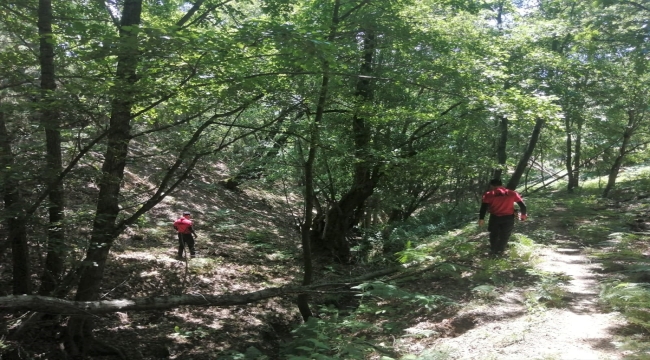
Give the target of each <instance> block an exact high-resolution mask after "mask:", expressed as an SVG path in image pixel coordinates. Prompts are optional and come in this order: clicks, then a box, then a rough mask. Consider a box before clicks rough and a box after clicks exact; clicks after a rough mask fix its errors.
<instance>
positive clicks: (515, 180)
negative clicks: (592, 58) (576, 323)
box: [506, 118, 545, 190]
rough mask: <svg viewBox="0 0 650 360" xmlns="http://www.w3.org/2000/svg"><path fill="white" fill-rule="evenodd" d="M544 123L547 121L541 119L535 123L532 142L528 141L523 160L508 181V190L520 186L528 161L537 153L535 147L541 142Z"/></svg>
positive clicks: (531, 136)
mask: <svg viewBox="0 0 650 360" xmlns="http://www.w3.org/2000/svg"><path fill="white" fill-rule="evenodd" d="M544 122H545V121H544V120H543V119H541V118H538V119H537V121H536V122H535V127H534V128H533V133H532V134H531V135H530V141H528V146H527V147H526V151H524V153H523V155H521V158H520V159H519V163H518V164H517V167H516V168H515V172H514V173H513V174H512V176H511V177H510V180H509V181H508V185H506V187H507V188H508V189H510V190H514V189H516V188H517V185H519V181H520V180H521V176H522V175H523V174H524V171H526V167H527V166H528V161H529V160H530V157H531V156H533V152H535V146H537V141H538V140H539V134H540V133H541V132H542V127H543V126H544Z"/></svg>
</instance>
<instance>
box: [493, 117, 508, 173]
mask: <svg viewBox="0 0 650 360" xmlns="http://www.w3.org/2000/svg"><path fill="white" fill-rule="evenodd" d="M499 134H500V136H499V144H498V145H497V162H498V167H497V168H496V169H494V171H493V173H492V178H493V179H501V175H502V174H503V169H505V167H506V161H507V160H508V153H507V151H506V149H507V145H508V118H507V117H505V116H501V121H499Z"/></svg>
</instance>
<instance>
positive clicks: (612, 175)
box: [602, 111, 636, 198]
mask: <svg viewBox="0 0 650 360" xmlns="http://www.w3.org/2000/svg"><path fill="white" fill-rule="evenodd" d="M635 120H636V119H635V117H634V112H633V111H628V120H627V126H626V127H625V131H624V132H623V141H622V142H621V147H620V148H619V149H618V156H616V159H615V160H614V163H613V164H612V167H611V168H610V170H609V175H608V177H607V185H605V189H604V190H603V195H602V197H603V198H606V197H608V196H609V193H610V191H612V189H614V186H615V185H616V178H617V177H618V173H619V172H620V171H621V165H623V160H624V159H625V155H627V147H628V145H629V144H630V138H632V135H633V134H634V131H635V126H634V125H635Z"/></svg>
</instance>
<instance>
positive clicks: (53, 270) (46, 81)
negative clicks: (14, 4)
mask: <svg viewBox="0 0 650 360" xmlns="http://www.w3.org/2000/svg"><path fill="white" fill-rule="evenodd" d="M38 35H39V37H40V47H39V49H40V54H39V60H40V65H41V100H40V103H39V105H40V109H39V110H40V116H41V123H42V124H43V127H44V128H45V142H46V160H47V172H46V182H47V183H48V184H50V183H56V184H57V185H56V186H54V187H52V190H51V191H50V193H49V200H50V202H49V209H48V211H49V216H50V219H49V220H50V221H49V229H48V239H47V246H46V248H47V256H46V259H45V268H44V269H43V274H42V276H41V287H40V288H39V290H38V293H39V294H40V295H49V294H50V293H51V292H52V291H53V290H54V289H55V288H56V286H57V284H58V282H59V278H60V277H61V274H62V273H63V257H64V253H65V252H64V238H65V233H64V231H63V225H62V224H63V220H64V216H63V211H64V209H65V197H64V192H63V183H62V182H61V181H58V180H57V178H58V175H59V174H60V173H61V171H62V168H63V161H62V159H61V133H60V131H59V123H60V120H59V114H58V111H57V110H56V109H55V107H56V105H55V103H54V102H53V101H52V97H53V96H54V91H55V90H56V82H55V80H54V44H53V40H54V39H53V36H52V2H51V0H39V4H38Z"/></svg>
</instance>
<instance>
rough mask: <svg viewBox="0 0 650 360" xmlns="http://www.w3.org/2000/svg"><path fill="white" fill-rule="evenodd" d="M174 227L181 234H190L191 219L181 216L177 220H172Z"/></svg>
mask: <svg viewBox="0 0 650 360" xmlns="http://www.w3.org/2000/svg"><path fill="white" fill-rule="evenodd" d="M174 229H176V231H178V232H179V233H181V234H191V233H192V220H190V219H187V218H184V217H181V218H179V219H178V220H176V221H174Z"/></svg>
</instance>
